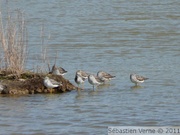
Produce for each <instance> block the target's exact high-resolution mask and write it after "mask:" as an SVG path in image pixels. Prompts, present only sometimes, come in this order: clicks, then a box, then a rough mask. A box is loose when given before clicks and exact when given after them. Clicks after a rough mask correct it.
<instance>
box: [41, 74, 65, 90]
mask: <svg viewBox="0 0 180 135" xmlns="http://www.w3.org/2000/svg"><path fill="white" fill-rule="evenodd" d="M43 83H44V86H46V87H47V88H48V89H51V90H52V89H53V88H56V87H59V86H62V83H60V82H57V81H55V80H53V79H50V78H49V77H47V76H46V77H45V78H44V81H43ZM50 92H51V91H50Z"/></svg>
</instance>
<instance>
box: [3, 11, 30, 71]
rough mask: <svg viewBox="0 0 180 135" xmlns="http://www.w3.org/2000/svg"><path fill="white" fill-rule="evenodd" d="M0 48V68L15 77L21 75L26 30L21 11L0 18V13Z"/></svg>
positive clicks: (24, 56) (23, 64)
mask: <svg viewBox="0 0 180 135" xmlns="http://www.w3.org/2000/svg"><path fill="white" fill-rule="evenodd" d="M0 46H1V47H2V51H0V53H2V54H1V55H0V56H1V57H2V58H0V59H1V61H0V64H1V66H2V65H3V67H4V68H5V70H6V71H8V72H11V73H16V74H17V75H19V74H20V73H22V71H23V70H24V66H25V60H26V55H27V52H26V46H27V29H26V24H25V20H24V15H23V13H22V12H21V11H17V12H15V13H14V14H13V13H10V12H8V14H7V16H2V14H1V11H0ZM1 47H0V48H1Z"/></svg>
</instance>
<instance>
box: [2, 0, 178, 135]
mask: <svg viewBox="0 0 180 135" xmlns="http://www.w3.org/2000/svg"><path fill="white" fill-rule="evenodd" d="M6 6H7V1H5V0H1V8H2V11H4V12H5V11H6ZM179 7H180V1H179V0H144V1H143V0H51V1H49V0H37V1H35V0H11V1H8V8H9V9H10V10H11V11H14V12H15V11H16V10H18V9H20V10H22V11H23V12H24V14H25V19H26V21H27V29H28V37H29V39H28V40H29V41H28V59H27V62H26V68H27V69H29V70H31V69H33V68H35V67H36V66H41V64H42V65H45V66H43V67H45V69H46V70H47V71H48V68H47V63H48V62H49V63H50V64H51V65H52V64H53V63H54V62H55V59H56V64H57V65H58V66H62V67H63V68H65V69H66V70H67V71H68V73H67V74H66V75H65V76H64V77H65V78H66V79H68V80H70V82H72V83H73V84H74V85H76V84H75V82H74V75H75V72H76V70H78V69H82V70H85V71H88V72H90V73H93V74H96V73H97V71H99V70H104V71H107V72H109V73H111V74H112V75H115V76H116V78H115V79H114V80H112V81H111V82H110V83H109V84H106V85H103V86H99V87H97V89H96V90H95V91H93V90H92V86H91V85H90V84H89V83H88V82H87V81H86V82H85V86H84V87H85V90H84V91H79V92H77V91H76V90H74V91H72V92H69V93H64V94H55V95H53V94H52V95H28V96H11V97H9V96H1V97H0V103H1V104H0V133H1V134H3V135H6V134H12V135H17V134H18V135H19V134H33V135H35V134H57V135H59V134H63V135H64V134H77V135H80V134H90V135H94V134H98V135H100V134H107V128H108V126H180V115H179V113H180V84H179V82H180V77H179V75H180V8H179ZM42 36H43V37H44V38H42ZM42 40H44V42H43V43H42ZM43 49H46V52H47V54H44V51H43ZM43 54H44V55H45V57H46V60H43V58H42V57H43ZM130 73H138V74H140V75H143V76H146V77H148V78H149V80H147V81H146V82H144V83H143V84H142V85H141V87H133V86H134V84H132V83H131V82H130V80H129V75H130Z"/></svg>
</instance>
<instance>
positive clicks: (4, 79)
mask: <svg viewBox="0 0 180 135" xmlns="http://www.w3.org/2000/svg"><path fill="white" fill-rule="evenodd" d="M45 76H48V77H50V78H51V79H54V80H56V81H58V82H61V83H62V86H59V87H57V88H53V89H51V90H50V89H48V88H46V87H45V86H44V84H43V80H44V77H45ZM0 80H1V84H2V85H3V86H4V89H3V90H1V91H0V94H13V95H15V94H38V93H63V92H69V91H72V90H75V89H77V87H76V86H74V85H73V84H72V83H71V82H69V80H66V79H65V78H64V77H63V76H58V75H51V74H48V75H47V74H38V73H32V72H26V73H23V74H20V75H19V76H17V75H15V74H7V73H6V72H3V71H1V72H0Z"/></svg>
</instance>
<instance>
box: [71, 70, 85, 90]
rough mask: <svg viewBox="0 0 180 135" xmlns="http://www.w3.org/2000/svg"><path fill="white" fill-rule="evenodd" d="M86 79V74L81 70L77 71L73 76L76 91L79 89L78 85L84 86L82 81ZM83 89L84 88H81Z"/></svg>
mask: <svg viewBox="0 0 180 135" xmlns="http://www.w3.org/2000/svg"><path fill="white" fill-rule="evenodd" d="M87 78H88V74H87V73H86V72H84V71H82V70H78V71H77V72H76V75H75V78H74V81H75V82H76V83H77V85H78V89H79V85H80V84H83V85H84V81H85V80H86V79H87ZM83 89H84V86H83Z"/></svg>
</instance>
